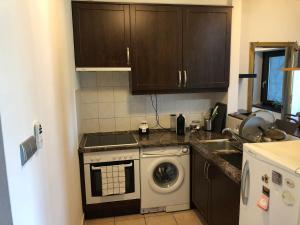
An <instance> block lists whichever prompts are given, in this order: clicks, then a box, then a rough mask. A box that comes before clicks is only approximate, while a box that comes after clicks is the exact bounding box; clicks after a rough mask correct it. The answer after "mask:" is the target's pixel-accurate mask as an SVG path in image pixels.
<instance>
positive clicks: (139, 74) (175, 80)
mask: <svg viewBox="0 0 300 225" xmlns="http://www.w3.org/2000/svg"><path fill="white" fill-rule="evenodd" d="M130 13H131V37H132V39H131V40H132V42H131V47H132V59H133V67H132V78H131V79H132V87H131V88H132V92H133V93H137V94H138V93H152V92H155V91H156V92H170V91H176V90H179V89H180V88H181V86H180V84H179V79H180V78H179V70H181V66H182V35H181V34H182V10H181V8H180V7H176V6H157V5H151V6H150V5H132V6H131V8H130Z"/></svg>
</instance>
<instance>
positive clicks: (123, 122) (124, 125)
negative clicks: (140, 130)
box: [116, 117, 130, 131]
mask: <svg viewBox="0 0 300 225" xmlns="http://www.w3.org/2000/svg"><path fill="white" fill-rule="evenodd" d="M126 130H130V117H123V118H116V131H126Z"/></svg>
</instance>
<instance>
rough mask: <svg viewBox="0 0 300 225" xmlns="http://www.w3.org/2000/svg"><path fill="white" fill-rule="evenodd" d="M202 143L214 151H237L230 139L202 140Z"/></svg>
mask: <svg viewBox="0 0 300 225" xmlns="http://www.w3.org/2000/svg"><path fill="white" fill-rule="evenodd" d="M201 144H202V145H204V146H205V147H206V148H207V149H208V150H211V151H212V152H224V151H236V148H235V147H233V146H232V144H231V142H230V141H229V140H228V139H219V140H212V141H201Z"/></svg>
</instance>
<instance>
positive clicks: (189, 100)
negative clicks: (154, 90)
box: [79, 72, 226, 133]
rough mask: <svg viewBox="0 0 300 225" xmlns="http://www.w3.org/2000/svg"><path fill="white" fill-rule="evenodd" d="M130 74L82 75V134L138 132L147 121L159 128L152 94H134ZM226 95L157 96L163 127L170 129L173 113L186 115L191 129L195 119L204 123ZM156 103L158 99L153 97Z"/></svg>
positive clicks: (102, 73) (101, 73)
mask: <svg viewBox="0 0 300 225" xmlns="http://www.w3.org/2000/svg"><path fill="white" fill-rule="evenodd" d="M128 76H129V74H128V72H97V73H81V74H80V76H79V77H80V78H79V80H80V90H79V91H80V103H79V104H80V107H79V108H80V109H81V110H80V121H81V131H82V133H86V132H99V131H100V132H111V131H124V130H137V129H138V126H139V124H140V123H141V122H142V121H144V120H146V121H147V122H148V124H149V126H150V128H159V127H156V120H155V112H154V110H153V107H152V104H151V99H150V95H131V94H130V91H129V77H128ZM225 95H226V93H223V94H222V93H218V96H217V97H216V94H215V93H201V94H199V93H196V94H166V95H157V99H158V113H159V118H160V124H161V125H162V126H163V127H166V128H168V127H169V126H170V116H169V115H170V114H171V113H176V114H177V115H178V114H179V113H183V114H184V116H185V117H186V125H187V126H188V125H189V124H190V122H191V121H192V120H200V121H203V116H204V115H205V114H206V113H207V112H208V111H209V108H210V107H212V106H213V105H214V104H215V102H216V101H218V99H224V96H225ZM153 101H154V104H155V98H154V97H153Z"/></svg>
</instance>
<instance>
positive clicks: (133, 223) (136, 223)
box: [115, 218, 146, 225]
mask: <svg viewBox="0 0 300 225" xmlns="http://www.w3.org/2000/svg"><path fill="white" fill-rule="evenodd" d="M115 225H146V223H145V219H144V218H136V219H129V220H121V221H116V222H115Z"/></svg>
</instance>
